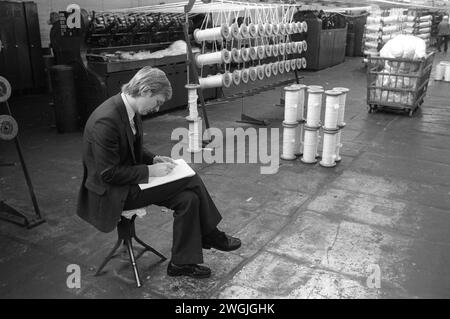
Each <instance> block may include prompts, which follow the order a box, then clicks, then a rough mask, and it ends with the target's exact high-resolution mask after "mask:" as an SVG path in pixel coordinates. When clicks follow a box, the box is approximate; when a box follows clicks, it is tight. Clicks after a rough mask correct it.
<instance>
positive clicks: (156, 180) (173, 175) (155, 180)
mask: <svg viewBox="0 0 450 319" xmlns="http://www.w3.org/2000/svg"><path fill="white" fill-rule="evenodd" d="M174 162H175V163H177V166H175V167H174V169H173V170H172V172H170V174H168V175H166V176H162V177H149V179H148V183H146V184H139V188H140V189H141V190H145V189H148V188H152V187H156V186H160V185H164V184H167V183H171V182H174V181H177V180H179V179H182V178H186V177H192V176H194V175H195V171H194V170H193V169H192V168H191V167H190V166H189V164H188V163H186V161H185V160H184V159H182V158H180V159H177V160H174Z"/></svg>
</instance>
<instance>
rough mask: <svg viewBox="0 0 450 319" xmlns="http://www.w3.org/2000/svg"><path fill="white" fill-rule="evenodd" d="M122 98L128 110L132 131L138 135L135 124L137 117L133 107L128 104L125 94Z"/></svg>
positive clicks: (121, 94)
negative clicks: (135, 117)
mask: <svg viewBox="0 0 450 319" xmlns="http://www.w3.org/2000/svg"><path fill="white" fill-rule="evenodd" d="M120 96H121V97H122V101H123V103H124V104H125V108H126V109H127V114H128V119H129V122H130V127H131V131H132V132H133V134H134V135H136V126H135V123H134V116H135V115H136V112H135V111H134V110H133V108H132V107H131V105H130V103H128V101H127V98H126V97H125V94H123V93H120Z"/></svg>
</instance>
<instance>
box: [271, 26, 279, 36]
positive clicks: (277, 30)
mask: <svg viewBox="0 0 450 319" xmlns="http://www.w3.org/2000/svg"><path fill="white" fill-rule="evenodd" d="M271 25H272V34H273V35H278V34H279V33H280V27H279V26H278V24H277V23H274V24H271Z"/></svg>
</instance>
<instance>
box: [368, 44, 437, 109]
mask: <svg viewBox="0 0 450 319" xmlns="http://www.w3.org/2000/svg"><path fill="white" fill-rule="evenodd" d="M433 59H434V52H431V53H428V54H427V56H426V57H425V58H423V59H420V60H410V59H392V58H382V57H368V65H367V105H368V111H369V113H372V112H374V111H376V110H378V109H386V110H393V111H403V112H408V114H409V116H412V114H413V113H414V112H415V111H416V110H417V108H418V107H419V106H420V105H421V104H422V103H423V100H424V98H425V95H426V92H427V88H428V81H429V79H430V73H431V68H432V66H433Z"/></svg>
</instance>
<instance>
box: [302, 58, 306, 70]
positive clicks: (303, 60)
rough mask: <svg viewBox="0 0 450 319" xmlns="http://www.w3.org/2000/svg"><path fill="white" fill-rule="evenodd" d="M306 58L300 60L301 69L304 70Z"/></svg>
mask: <svg viewBox="0 0 450 319" xmlns="http://www.w3.org/2000/svg"><path fill="white" fill-rule="evenodd" d="M306 66H307V65H306V58H302V68H303V69H306Z"/></svg>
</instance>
